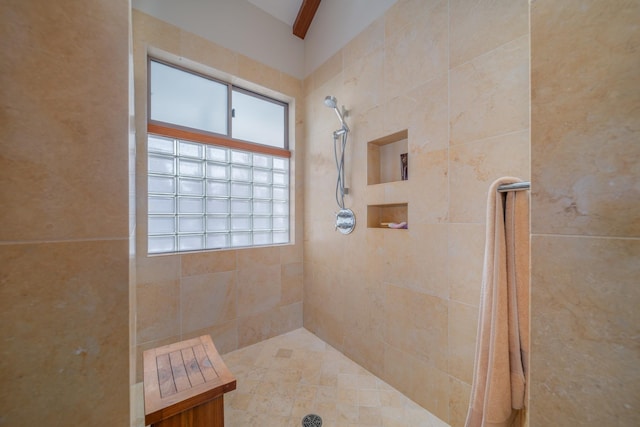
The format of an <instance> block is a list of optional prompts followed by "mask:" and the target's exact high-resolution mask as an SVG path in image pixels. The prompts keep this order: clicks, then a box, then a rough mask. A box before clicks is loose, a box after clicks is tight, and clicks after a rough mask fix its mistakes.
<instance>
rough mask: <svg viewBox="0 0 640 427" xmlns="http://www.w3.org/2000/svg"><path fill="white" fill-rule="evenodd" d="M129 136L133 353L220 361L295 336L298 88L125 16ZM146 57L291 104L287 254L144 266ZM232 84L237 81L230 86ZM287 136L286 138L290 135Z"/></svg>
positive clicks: (183, 258) (223, 254)
mask: <svg viewBox="0 0 640 427" xmlns="http://www.w3.org/2000/svg"><path fill="white" fill-rule="evenodd" d="M133 33H134V69H135V83H136V87H135V89H136V129H137V147H138V148H137V153H138V154H137V165H136V170H137V188H136V204H137V221H136V222H137V227H136V228H137V233H136V237H137V239H136V240H137V242H136V248H137V250H136V254H137V263H136V264H137V265H136V266H137V289H136V291H137V292H136V299H137V328H136V330H137V337H136V338H137V350H138V364H137V365H138V366H137V371H138V376H137V377H138V380H140V379H141V378H142V365H141V354H142V351H143V350H144V349H147V348H153V347H156V346H158V345H162V344H166V343H170V342H175V341H180V340H182V339H187V338H190V337H193V336H197V335H201V334H211V336H212V337H213V340H214V342H215V344H216V346H217V348H218V350H219V351H220V352H221V353H225V352H228V351H231V350H235V349H237V348H239V347H243V346H246V345H250V344H253V343H255V342H258V341H261V340H263V339H266V338H270V337H272V336H275V335H279V334H282V333H284V332H287V331H290V330H292V329H295V328H299V327H301V326H302V280H303V274H302V261H303V259H302V247H303V245H302V217H303V214H302V212H303V210H302V209H303V198H302V194H303V193H302V189H303V184H302V183H303V178H302V168H301V167H297V165H298V164H301V163H302V156H303V148H304V145H303V134H302V118H303V114H304V113H303V109H302V102H301V99H302V82H301V81H300V80H298V79H295V78H293V77H291V76H288V75H286V74H284V73H281V72H280V71H277V70H274V69H272V68H269V67H267V66H265V65H263V64H260V63H257V62H255V61H253V60H251V59H249V58H247V57H245V56H243V55H240V54H238V53H235V52H232V51H229V50H227V49H225V48H222V47H220V46H218V45H216V44H214V43H212V42H210V41H207V40H204V39H202V38H200V37H198V36H195V35H194V34H191V33H188V32H186V31H183V30H181V29H179V28H177V27H174V26H172V25H169V24H167V23H164V22H162V21H159V20H157V19H155V18H153V17H151V16H149V15H146V14H144V13H142V12H139V11H137V10H134V11H133ZM148 48H156V49H161V50H162V51H164V52H166V53H169V54H172V55H175V56H176V57H183V58H186V59H188V60H191V61H195V62H197V63H199V64H201V65H204V66H206V67H211V68H213V69H215V70H217V72H219V73H223V74H225V75H227V77H228V78H233V79H234V80H233V82H234V83H238V84H242V82H241V81H240V82H239V79H243V80H245V81H248V82H251V83H253V84H258V85H261V86H262V87H265V88H268V89H270V90H274V91H276V92H279V93H282V94H284V95H287V96H289V97H291V98H292V99H294V102H293V104H292V107H293V108H295V115H296V123H295V125H294V127H295V138H291V139H290V144H291V147H290V148H291V149H292V151H293V153H292V162H291V175H292V180H291V187H292V188H295V189H296V190H295V194H294V193H292V194H291V201H292V203H295V209H296V210H295V212H294V218H295V221H294V223H295V224H294V225H295V226H294V227H293V228H292V233H294V234H295V242H296V243H295V244H294V245H287V246H280V247H272V248H259V249H241V250H226V251H210V252H203V253H190V254H181V255H161V256H152V257H148V256H147V255H146V254H147V247H146V245H147V237H146V230H147V220H146V212H147V191H146V186H147V177H146V171H147V164H146V161H147V160H146V148H145V147H146V120H147V116H146V110H147V109H146V99H147V98H146V97H147V92H146V88H147V74H146V73H147V72H146V67H147V65H146V53H147V49H148ZM233 76H235V77H233ZM292 136H293V135H292Z"/></svg>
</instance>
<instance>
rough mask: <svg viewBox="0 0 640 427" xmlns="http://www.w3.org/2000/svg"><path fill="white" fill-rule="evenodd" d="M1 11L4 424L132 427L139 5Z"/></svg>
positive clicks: (5, 7)
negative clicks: (134, 81) (132, 202)
mask: <svg viewBox="0 0 640 427" xmlns="http://www.w3.org/2000/svg"><path fill="white" fill-rule="evenodd" d="M1 8H2V13H1V14H0V16H1V17H0V21H1V23H0V52H1V54H0V55H1V56H2V59H0V63H2V67H1V71H0V92H1V93H2V95H1V96H0V103H1V104H2V106H1V107H0V108H1V109H2V113H1V117H2V118H1V119H0V123H1V124H0V128H1V129H2V151H1V154H0V201H1V202H0V203H1V204H2V208H0V223H1V224H2V225H1V226H0V325H2V331H1V332H0V342H2V350H0V354H1V357H0V377H2V387H0V424H2V425H7V426H36V425H44V424H46V425H49V426H80V425H113V426H124V425H127V423H128V418H129V417H128V404H129V400H128V396H129V387H128V385H129V378H128V375H129V370H128V368H129V363H128V362H129V357H128V354H129V352H128V348H129V342H128V336H129V329H128V313H129V304H128V303H129V300H128V237H129V236H128V222H127V220H128V216H127V204H128V200H127V194H128V185H127V154H128V153H127V118H128V103H127V85H128V73H127V69H128V60H127V59H128V26H129V9H130V4H129V2H128V1H127V0H116V1H110V2H104V1H98V0H89V1H86V2H82V3H79V2H73V1H62V2H37V4H36V2H19V1H12V2H3V3H2V6H1Z"/></svg>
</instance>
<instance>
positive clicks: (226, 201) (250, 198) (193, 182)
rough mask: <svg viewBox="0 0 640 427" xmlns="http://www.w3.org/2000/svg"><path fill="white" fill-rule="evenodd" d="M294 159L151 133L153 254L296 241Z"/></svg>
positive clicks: (150, 232) (150, 228) (150, 241)
mask: <svg viewBox="0 0 640 427" xmlns="http://www.w3.org/2000/svg"><path fill="white" fill-rule="evenodd" d="M288 177H289V159H288V158H286V157H279V156H275V155H270V154H264V153H255V152H251V151H246V150H238V149H234V148H230V147H224V146H214V145H210V144H201V143H197V142H191V141H185V140H180V139H175V138H168V137H163V136H158V135H149V137H148V180H149V181H148V252H149V253H150V254H160V253H170V252H182V251H199V250H207V249H225V248H236V247H246V246H264V245H274V244H283V243H288V242H289V178H288Z"/></svg>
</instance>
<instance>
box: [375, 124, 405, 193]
mask: <svg viewBox="0 0 640 427" xmlns="http://www.w3.org/2000/svg"><path fill="white" fill-rule="evenodd" d="M408 138H409V132H408V131H407V130H406V129H405V130H402V131H400V132H396V133H394V134H391V135H387V136H384V137H382V138H378V139H376V140H373V141H369V143H368V144H367V184H369V185H374V184H382V183H385V182H394V181H402V180H404V179H403V178H405V177H403V172H402V170H403V168H402V162H401V155H402V154H404V155H405V157H406V160H407V162H408V156H409V154H408V153H409V139H408ZM405 171H407V172H408V165H407V168H406V169H405ZM406 178H408V176H407V177H406Z"/></svg>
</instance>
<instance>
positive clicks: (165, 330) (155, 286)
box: [136, 280, 180, 343]
mask: <svg viewBox="0 0 640 427" xmlns="http://www.w3.org/2000/svg"><path fill="white" fill-rule="evenodd" d="M136 300H137V307H136V317H137V328H136V330H137V332H136V338H137V341H138V343H144V342H147V341H154V340H158V339H162V338H164V337H170V336H175V335H179V334H180V282H179V281H178V280H166V281H159V282H155V283H139V284H138V286H137V287H136Z"/></svg>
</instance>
